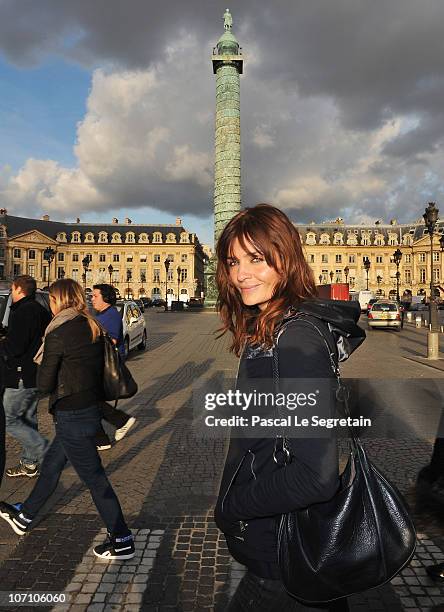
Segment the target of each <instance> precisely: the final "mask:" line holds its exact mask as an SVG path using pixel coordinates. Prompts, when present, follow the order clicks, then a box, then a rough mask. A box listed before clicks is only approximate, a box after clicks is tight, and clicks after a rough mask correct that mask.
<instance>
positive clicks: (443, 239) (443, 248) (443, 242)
mask: <svg viewBox="0 0 444 612" xmlns="http://www.w3.org/2000/svg"><path fill="white" fill-rule="evenodd" d="M439 246H440V247H441V253H442V252H443V251H444V235H443V234H441V238H440V239H439Z"/></svg>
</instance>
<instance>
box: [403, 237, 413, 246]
mask: <svg viewBox="0 0 444 612" xmlns="http://www.w3.org/2000/svg"><path fill="white" fill-rule="evenodd" d="M402 243H403V244H404V245H405V246H412V244H413V236H411V235H410V234H404V236H403V237H402Z"/></svg>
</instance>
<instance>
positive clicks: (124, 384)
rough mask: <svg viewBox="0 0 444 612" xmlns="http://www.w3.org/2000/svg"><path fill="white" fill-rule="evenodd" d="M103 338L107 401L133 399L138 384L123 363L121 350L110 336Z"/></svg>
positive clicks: (105, 396)
mask: <svg viewBox="0 0 444 612" xmlns="http://www.w3.org/2000/svg"><path fill="white" fill-rule="evenodd" d="M102 337H103V345H104V350H103V359H104V363H103V389H104V399H105V400H119V399H125V398H128V397H133V395H136V393H137V383H136V381H135V380H134V378H133V376H132V374H131V372H130V371H129V370H128V368H127V367H126V365H125V363H124V362H123V361H122V359H121V357H120V354H119V350H118V348H117V346H116V345H115V344H114V342H113V341H112V339H111V338H110V336H109V335H108V334H107V333H106V332H105V333H103V332H102Z"/></svg>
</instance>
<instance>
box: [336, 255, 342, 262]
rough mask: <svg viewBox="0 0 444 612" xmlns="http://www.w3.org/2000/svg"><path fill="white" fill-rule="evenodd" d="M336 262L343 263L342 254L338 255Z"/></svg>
mask: <svg viewBox="0 0 444 612" xmlns="http://www.w3.org/2000/svg"><path fill="white" fill-rule="evenodd" d="M336 263H342V255H336Z"/></svg>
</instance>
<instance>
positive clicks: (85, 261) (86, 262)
mask: <svg viewBox="0 0 444 612" xmlns="http://www.w3.org/2000/svg"><path fill="white" fill-rule="evenodd" d="M89 262H90V259H89V257H88V255H85V257H84V258H83V259H82V266H83V270H84V272H83V275H82V278H83V288H84V289H86V274H87V272H88V271H89Z"/></svg>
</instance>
